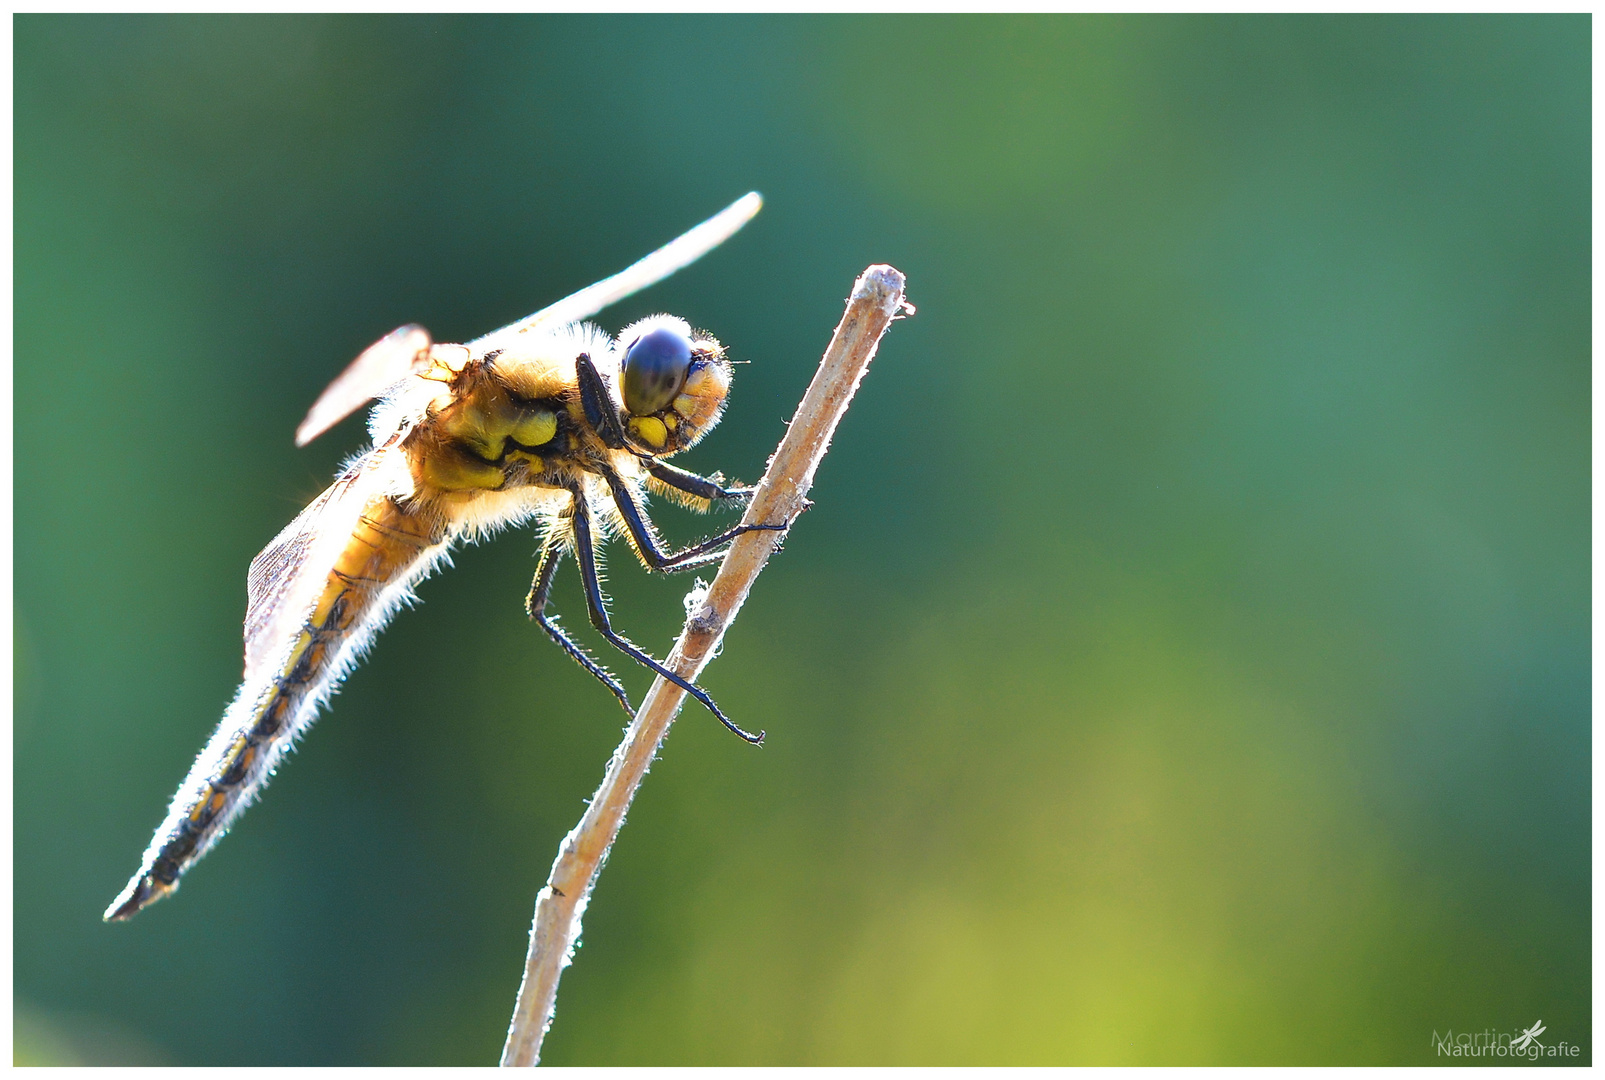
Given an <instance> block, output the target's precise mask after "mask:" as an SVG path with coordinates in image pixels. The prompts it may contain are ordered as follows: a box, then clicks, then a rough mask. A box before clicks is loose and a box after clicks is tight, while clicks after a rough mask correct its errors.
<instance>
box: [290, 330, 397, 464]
mask: <svg viewBox="0 0 1605 1080" xmlns="http://www.w3.org/2000/svg"><path fill="white" fill-rule="evenodd" d="M428 367H429V331H427V330H425V329H424V328H423V327H421V326H417V325H414V324H408V325H407V326H403V327H400V328H398V329H395V330H392V331H390V333H388V334H386V335H385V336H384V337H382V338H380V339H379V340H378V341H376V342H374V343H373V344H372V345H369V346H368V347H367V348H366V349H364V350H362V355H361V356H359V357H357V358H356V359H355V360H353V361H351V365H350V366H349V367H347V368H346V369H345V370H344V371H342V372H341V373H340V375H339V377H338V378H336V379H335V380H334V382H332V383H330V384H329V388H328V389H327V390H325V391H323V393H322V394H320V395H319V396H318V400H317V401H314V402H313V403H312V408H311V409H309V410H307V417H306V419H305V420H303V421H301V426H300V427H298V428H296V429H295V445H297V446H305V445H306V444H307V443H309V442H311V441H312V440H313V439H316V438H317V437H318V436H319V435H322V434H323V433H324V432H325V431H328V430H329V429H330V428H332V427H334V425H336V424H338V423H339V422H340V421H342V420H344V419H345V418H346V417H348V416H350V415H351V414H352V413H354V412H356V411H357V410H358V409H360V408H362V407H363V406H364V405H366V404H367V403H368V402H370V401H372V400H373V399H374V398H376V397H378V396H379V393H380V392H381V391H382V390H384V389H386V388H387V387H390V386H394V385H395V384H396V383H398V382H400V381H401V380H402V379H405V378H406V377H407V376H408V375H417V374H419V373H421V372H423V371H425V370H427V369H428Z"/></svg>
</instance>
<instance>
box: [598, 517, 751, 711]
mask: <svg viewBox="0 0 1605 1080" xmlns="http://www.w3.org/2000/svg"><path fill="white" fill-rule="evenodd" d="M573 495H574V520H573V525H574V558H575V560H576V561H577V562H578V563H579V564H580V580H581V581H582V582H584V584H585V604H586V606H587V607H588V608H589V609H590V612H591V625H592V626H594V627H596V629H597V632H598V633H600V634H601V635H602V636H603V637H605V638H607V640H608V642H609V643H610V644H612V646H613V647H614V648H615V649H618V650H619V651H620V652H622V653H623V654H624V655H625V656H628V657H629V658H630V659H632V660H634V661H635V662H636V663H638V664H641V665H643V666H645V667H648V668H651V669H652V670H653V671H655V672H657V673H658V674H659V675H661V676H663V677H664V678H665V679H668V680H669V681H670V682H672V683H673V684H674V685H676V686H678V687H679V688H680V689H682V690H684V691H685V692H686V693H688V694H690V695H691V696H692V697H694V698H696V699H697V700H698V701H700V702H702V704H703V705H705V706H707V709H708V711H709V712H711V713H713V715H714V716H715V717H717V718H718V720H719V723H721V724H723V725H724V726H725V727H727V728H729V729H730V730H731V731H733V732H735V733H736V734H737V735H739V736H741V737H742V738H743V739H746V740H747V741H748V742H750V743H762V742H763V736H764V733H763V732H761V731H760V732H758V734H756V735H753V734H751V733H750V732H747V731H743V730H742V729H741V728H739V727H737V726H736V724H735V722H734V721H732V720H731V719H730V718H729V717H728V716H726V715H725V714H724V713H722V712H720V711H719V706H717V705H715V704H714V703H713V698H711V697H709V696H708V693H707V691H705V690H703V689H702V688H701V687H700V686H695V685H693V684H692V683H689V682H687V681H686V680H685V679H682V678H681V677H680V676H678V675H676V674H675V673H674V672H672V671H670V670H669V669H668V668H666V667H664V666H663V665H662V664H660V663H658V662H657V661H656V660H654V659H652V657H651V656H649V655H648V654H647V653H645V652H643V651H642V650H641V649H639V648H637V647H636V645H635V643H634V642H632V641H631V640H630V639H629V638H626V637H625V636H624V635H622V634H620V633H618V632H617V631H616V630H614V629H613V624H612V623H611V622H610V621H609V620H608V617H607V606H606V604H605V603H604V602H603V599H602V582H601V580H600V579H599V578H598V577H597V573H596V547H595V545H594V543H593V542H592V539H591V514H590V510H589V508H588V507H587V506H586V505H585V496H584V495H583V494H581V493H580V492H578V491H575V492H573Z"/></svg>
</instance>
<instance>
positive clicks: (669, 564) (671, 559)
mask: <svg viewBox="0 0 1605 1080" xmlns="http://www.w3.org/2000/svg"><path fill="white" fill-rule="evenodd" d="M602 475H603V476H605V477H606V478H607V486H608V489H609V490H610V491H612V492H613V502H614V504H615V505H616V506H618V508H619V515H620V516H621V517H623V518H624V525H625V527H626V528H628V529H629V530H630V536H631V538H633V539H634V540H635V549H636V552H637V553H638V554H639V555H640V556H641V561H642V562H643V563H645V564H646V565H647V566H648V567H649V568H650V569H653V570H661V571H664V572H665V573H678V572H679V571H681V570H692V569H695V568H696V567H699V566H707V565H708V564H709V563H713V562H717V561H718V560H719V559H721V558H723V557H724V552H722V551H719V550H717V549H719V548H722V547H724V545H726V544H728V543H729V542H730V541H732V540H734V539H735V538H736V537H738V536H740V535H742V534H743V533H750V532H761V531H770V532H781V531H784V530H785V529H786V528H787V527H788V526H790V524H791V523H790V522H789V521H788V522H786V523H785V524H783V525H737V526H735V527H734V528H730V529H726V530H725V531H724V532H722V533H720V534H719V535H718V536H715V537H713V538H712V539H709V540H704V541H703V542H702V543H700V544H693V545H692V546H690V547H688V548H686V549H685V550H683V551H664V550H663V549H662V548H661V547H659V546H658V545H659V543H660V541H659V539H658V535H657V530H655V529H654V528H653V527H652V522H651V521H650V520H649V519H648V518H647V516H646V512H645V511H643V510H642V509H641V504H640V503H639V502H637V501H636V496H635V491H634V489H632V488H631V487H630V485H629V484H628V483H626V482H625V480H624V478H623V477H621V476H619V474H618V473H616V472H614V471H613V470H612V469H606V470H603V473H602ZM687 475H690V474H687ZM698 479H701V477H698ZM709 483H712V481H709Z"/></svg>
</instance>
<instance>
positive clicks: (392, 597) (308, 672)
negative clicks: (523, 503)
mask: <svg viewBox="0 0 1605 1080" xmlns="http://www.w3.org/2000/svg"><path fill="white" fill-rule="evenodd" d="M443 540H444V534H443V530H442V529H441V528H440V527H439V526H438V525H437V524H435V523H434V522H433V520H432V519H426V518H425V517H424V516H422V515H416V514H412V513H409V512H408V511H407V510H406V509H404V508H403V507H402V506H400V505H398V504H397V503H396V502H395V500H393V499H391V498H389V497H380V498H376V499H373V500H372V501H370V502H369V503H368V504H367V505H366V506H365V507H364V509H363V513H362V515H361V517H360V518H359V519H358V523H357V526H356V528H355V529H354V530H353V531H352V533H351V537H350V539H349V540H348V541H347V543H346V545H345V547H344V548H343V549H342V550H341V551H340V553H339V555H338V557H337V558H336V559H335V562H334V565H333V567H332V568H331V569H330V570H329V572H328V574H327V577H326V580H325V581H324V585H323V589H322V591H321V593H319V594H318V597H317V602H316V604H314V606H313V608H312V610H311V612H310V613H309V614H308V615H307V616H306V619H305V621H304V622H303V623H302V625H301V627H300V629H299V631H298V632H297V633H295V634H294V635H293V636H292V637H291V638H290V640H289V642H288V643H287V645H286V647H285V648H284V649H283V650H281V652H280V657H281V659H280V660H279V661H277V662H275V663H272V664H268V665H263V666H264V668H266V671H265V672H264V673H262V674H259V675H257V676H256V677H254V678H248V679H247V681H246V682H245V683H244V684H243V685H242V686H241V687H240V689H239V692H238V693H237V694H236V695H235V698H234V702H233V703H232V704H231V705H230V706H229V708H228V710H227V712H225V713H224V714H223V722H222V723H221V724H220V725H219V726H218V729H217V731H216V733H215V734H214V735H213V736H212V738H211V740H210V741H209V742H208V743H207V745H206V748H205V749H204V750H202V751H201V753H200V756H199V757H198V758H196V760H195V765H194V766H193V767H192V768H191V769H190V772H189V776H188V777H186V778H185V780H184V783H183V785H182V786H181V787H180V788H179V790H178V794H177V795H176V796H174V798H173V802H172V805H171V806H170V807H169V808H168V812H167V819H166V820H165V821H164V822H162V825H161V827H160V828H159V829H157V830H156V836H155V838H154V839H153V840H152V841H151V845H150V847H149V848H148V849H147V850H146V852H145V858H144V861H143V862H142V864H141V866H140V869H139V872H138V873H136V874H135V875H134V877H133V878H132V880H130V881H129V883H128V885H127V886H126V887H125V888H124V889H123V891H122V893H121V894H120V895H119V896H118V897H117V899H116V900H114V901H112V905H111V907H110V908H108V909H107V910H106V918H107V919H126V918H128V917H129V916H130V915H133V914H134V913H135V912H136V911H138V910H139V909H140V908H143V907H145V906H146V905H147V904H150V903H152V902H154V901H156V900H159V899H160V898H161V897H163V896H165V895H167V894H168V893H170V892H172V891H173V889H174V888H175V887H176V886H177V884H178V879H179V878H180V877H181V876H182V875H183V874H184V872H185V871H186V870H187V869H189V867H190V866H191V865H192V864H193V863H194V862H195V860H197V859H199V858H200V857H201V855H203V854H205V852H206V850H207V848H209V847H210V846H211V845H212V844H214V843H215V842H216V841H217V840H218V839H219V838H220V837H221V836H222V835H223V834H224V833H225V832H226V831H227V830H228V826H229V824H230V822H231V821H232V820H233V818H234V816H235V815H236V814H238V813H239V812H240V811H241V810H243V809H245V807H246V806H248V805H250V803H251V800H252V799H253V798H254V797H255V795H256V793H257V792H258V791H259V790H261V788H262V785H263V784H264V783H265V782H266V781H267V778H268V776H270V775H271V773H272V771H273V767H274V765H275V764H276V763H277V762H278V760H279V759H280V758H281V757H283V755H284V754H285V752H286V751H288V750H289V748H290V746H291V745H292V744H293V743H294V741H295V737H296V736H297V735H299V734H300V733H301V732H302V731H304V730H306V728H307V726H308V725H310V724H311V722H312V720H313V718H314V717H315V716H316V715H317V711H318V708H319V706H321V705H322V704H323V702H324V701H326V700H327V699H328V696H329V694H330V693H331V692H332V691H333V689H334V687H335V686H336V685H337V684H338V682H339V680H340V679H341V678H342V677H343V676H344V675H345V673H346V672H347V671H348V670H349V669H350V667H351V665H352V664H353V663H355V661H356V660H357V658H358V657H359V656H360V654H361V652H362V650H363V649H364V648H365V647H366V645H367V643H368V641H369V639H371V638H372V636H373V634H374V633H375V632H376V631H377V630H378V629H379V628H380V627H381V626H383V625H384V623H385V621H386V620H387V619H388V618H389V616H390V614H391V613H392V612H393V611H394V610H395V608H396V607H397V606H399V605H400V604H401V603H403V602H404V601H405V600H406V598H407V597H408V596H409V595H410V591H411V586H412V585H413V584H414V583H416V582H417V581H418V580H419V579H420V578H421V577H423V575H424V574H426V573H428V571H429V569H430V567H431V566H432V565H433V564H434V563H435V562H436V561H437V560H438V559H439V557H440V556H441V555H443V554H444V553H445V549H446V545H445V544H444V543H443V542H442V541H443Z"/></svg>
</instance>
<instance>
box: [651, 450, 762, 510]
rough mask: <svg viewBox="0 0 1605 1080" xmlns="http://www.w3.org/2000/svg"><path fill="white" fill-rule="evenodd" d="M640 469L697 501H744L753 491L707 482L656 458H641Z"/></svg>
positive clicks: (692, 473) (703, 478) (704, 477)
mask: <svg viewBox="0 0 1605 1080" xmlns="http://www.w3.org/2000/svg"><path fill="white" fill-rule="evenodd" d="M641 467H642V468H644V469H645V470H646V471H647V472H649V473H651V474H652V475H653V476H655V477H657V478H658V479H659V480H661V481H662V482H663V483H665V484H667V485H669V486H670V487H672V488H674V489H675V490H677V491H683V492H685V493H686V494H687V495H695V496H696V497H697V498H699V499H708V500H709V501H713V500H716V499H745V498H746V497H747V496H749V495H751V494H752V493H753V491H754V489H753V488H747V487H736V488H727V487H725V486H723V485H722V484H719V483H716V482H715V481H713V480H709V479H708V478H707V477H706V476H698V475H697V474H696V473H694V472H687V471H686V470H684V469H680V468H676V467H675V466H673V465H670V464H669V463H668V462H666V461H659V460H657V459H656V458H643V459H642V460H641Z"/></svg>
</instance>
